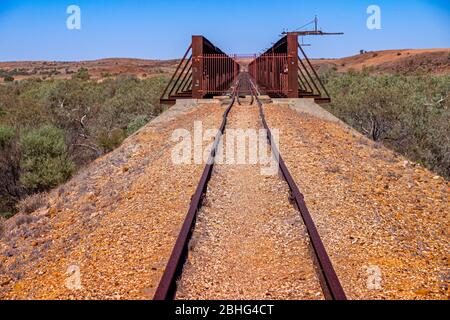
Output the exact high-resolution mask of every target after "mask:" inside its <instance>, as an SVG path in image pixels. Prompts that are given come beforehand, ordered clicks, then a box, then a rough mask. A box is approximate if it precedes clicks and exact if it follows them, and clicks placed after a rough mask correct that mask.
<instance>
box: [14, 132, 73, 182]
mask: <svg viewBox="0 0 450 320" xmlns="http://www.w3.org/2000/svg"><path fill="white" fill-rule="evenodd" d="M20 145H21V150H22V154H23V158H22V161H21V167H22V170H23V173H22V175H21V182H22V183H23V185H24V186H25V187H26V188H29V189H32V190H36V191H44V190H48V189H50V188H53V187H56V186H57V185H59V184H60V183H63V182H65V181H66V180H67V179H69V178H70V176H71V175H72V173H73V171H74V165H73V163H72V161H70V160H69V159H68V157H67V155H66V144H65V141H64V134H63V132H62V131H61V130H59V129H57V128H55V127H52V126H44V127H42V128H40V129H37V130H34V131H31V132H29V133H27V134H25V135H24V136H23V137H22V139H21V140H20Z"/></svg>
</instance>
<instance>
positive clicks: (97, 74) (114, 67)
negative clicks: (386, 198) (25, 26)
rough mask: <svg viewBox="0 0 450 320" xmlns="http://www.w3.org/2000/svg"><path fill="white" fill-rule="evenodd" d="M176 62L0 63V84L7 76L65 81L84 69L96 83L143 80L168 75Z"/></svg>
mask: <svg viewBox="0 0 450 320" xmlns="http://www.w3.org/2000/svg"><path fill="white" fill-rule="evenodd" d="M177 62H178V61H177V60H144V59H127V58H109V59H101V60H93V61H79V62H78V61H77V62H67V61H60V62H58V61H15V62H0V81H3V77H4V76H5V75H9V76H11V77H13V78H14V79H15V80H22V79H26V78H30V77H39V78H42V79H47V78H56V79H68V78H70V77H71V76H72V74H74V73H76V72H77V71H78V70H79V69H81V68H85V69H87V70H88V71H89V74H90V75H91V78H93V79H97V80H99V79H102V78H106V77H114V76H117V75H119V74H133V75H136V76H138V77H139V78H147V77H150V76H154V75H161V74H170V73H172V72H173V68H174V67H176V65H177Z"/></svg>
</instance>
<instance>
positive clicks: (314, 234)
mask: <svg viewBox="0 0 450 320" xmlns="http://www.w3.org/2000/svg"><path fill="white" fill-rule="evenodd" d="M242 95H245V96H247V95H250V96H251V104H253V103H254V101H256V102H257V104H258V108H259V117H260V120H261V122H262V125H263V127H264V129H266V131H267V140H268V144H269V145H270V146H271V148H272V151H273V154H274V155H275V156H276V157H277V160H278V164H279V170H280V173H281V175H282V177H283V178H284V180H285V181H286V183H287V184H288V187H289V189H290V197H289V200H290V202H291V203H292V204H293V205H294V206H295V208H296V209H297V211H298V212H300V215H301V217H302V220H303V222H304V225H305V227H306V230H307V233H308V235H309V239H310V244H311V247H312V249H313V250H312V251H313V253H314V262H315V266H316V270H317V273H318V278H319V280H320V284H321V287H322V291H323V294H324V297H325V298H326V299H328V300H346V295H345V292H344V290H343V288H342V286H341V284H340V281H339V279H338V277H337V275H336V272H335V270H334V268H333V266H332V263H331V260H330V258H329V256H328V254H327V252H326V249H325V247H324V245H323V242H322V240H321V238H320V235H319V233H318V231H317V228H316V226H315V224H314V221H313V219H312V217H311V215H310V213H309V210H308V208H307V206H306V203H305V201H304V197H303V195H302V193H301V192H300V190H299V188H298V186H297V185H296V183H295V181H294V179H293V178H292V176H291V174H290V172H289V170H288V168H287V166H286V164H285V162H284V160H283V158H282V157H281V155H280V153H279V150H278V149H277V146H276V144H275V143H274V142H273V141H274V139H273V136H272V133H271V131H270V128H269V126H268V124H267V122H266V119H265V115H264V109H263V104H262V102H261V101H260V99H259V97H258V96H259V92H258V90H257V87H256V86H255V85H254V83H253V82H252V80H251V79H250V76H249V75H248V73H241V74H240V76H239V79H238V80H237V81H236V83H235V85H234V86H233V87H232V90H231V93H230V98H231V100H230V103H229V104H228V106H227V108H226V110H225V112H224V115H223V120H222V125H221V127H220V129H219V131H220V132H219V133H218V135H217V136H216V138H215V141H214V144H213V147H212V150H211V153H210V157H209V160H208V163H207V164H206V166H205V169H204V171H203V174H202V176H201V178H200V181H199V184H198V186H197V189H196V191H195V193H194V195H193V196H192V200H191V204H190V207H189V210H188V213H187V215H186V218H185V221H184V223H183V226H182V228H181V230H180V233H179V236H178V238H177V241H176V242H175V246H174V248H173V250H172V254H171V256H170V258H169V261H168V263H167V265H166V269H165V271H164V273H163V276H162V278H161V280H160V283H159V286H158V288H157V290H156V293H155V295H154V300H173V299H174V298H175V295H176V291H177V280H178V279H179V278H180V276H181V274H182V272H183V267H184V264H185V262H186V260H187V255H188V245H189V241H190V239H191V237H192V233H193V230H194V228H195V224H196V219H197V214H198V211H199V209H200V208H201V206H202V200H203V197H204V194H205V192H206V189H207V186H208V182H209V180H210V179H211V174H212V170H213V167H214V158H215V155H216V152H217V148H218V145H219V142H220V139H221V138H222V135H223V133H224V131H225V127H226V124H227V117H228V114H229V113H230V111H231V108H232V107H233V105H234V103H236V102H237V103H238V104H239V105H240V104H241V101H240V98H241V96H242Z"/></svg>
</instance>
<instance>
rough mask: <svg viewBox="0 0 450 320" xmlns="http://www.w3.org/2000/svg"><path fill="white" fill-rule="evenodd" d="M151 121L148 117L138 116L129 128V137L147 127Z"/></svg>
mask: <svg viewBox="0 0 450 320" xmlns="http://www.w3.org/2000/svg"><path fill="white" fill-rule="evenodd" d="M149 120H150V119H149V118H148V117H147V116H137V117H136V118H134V119H133V120H131V122H130V123H129V124H128V127H127V135H128V136H131V135H132V134H133V133H135V132H136V131H138V130H139V129H140V128H142V127H143V126H145V125H146V124H147V122H148V121H149Z"/></svg>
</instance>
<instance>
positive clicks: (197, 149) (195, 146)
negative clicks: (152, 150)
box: [172, 121, 280, 175]
mask: <svg viewBox="0 0 450 320" xmlns="http://www.w3.org/2000/svg"><path fill="white" fill-rule="evenodd" d="M271 133H272V143H273V144H274V146H275V148H274V149H275V151H274V150H273V149H272V148H271V147H270V145H269V144H268V141H267V134H268V132H267V130H265V129H260V130H255V129H246V130H244V129H227V130H226V135H224V136H223V135H222V134H221V133H220V131H219V130H217V129H206V130H204V128H203V123H202V122H201V121H196V122H194V132H193V135H192V134H191V132H190V131H189V130H186V129H177V130H175V131H174V132H173V133H172V142H175V143H176V144H175V146H174V148H173V149H172V163H173V164H175V165H184V164H192V163H195V164H203V163H204V164H211V163H212V162H214V163H217V164H229V165H235V164H237V165H240V164H249V165H256V164H260V165H262V167H261V174H262V175H276V174H277V173H278V169H279V150H280V149H279V137H280V132H279V130H278V129H272V130H271ZM208 141H212V142H210V143H209V144H208V145H207V146H206V147H203V145H204V143H205V142H208ZM215 141H218V144H217V149H216V150H217V151H216V154H215V157H211V150H212V149H213V147H214V143H215Z"/></svg>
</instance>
